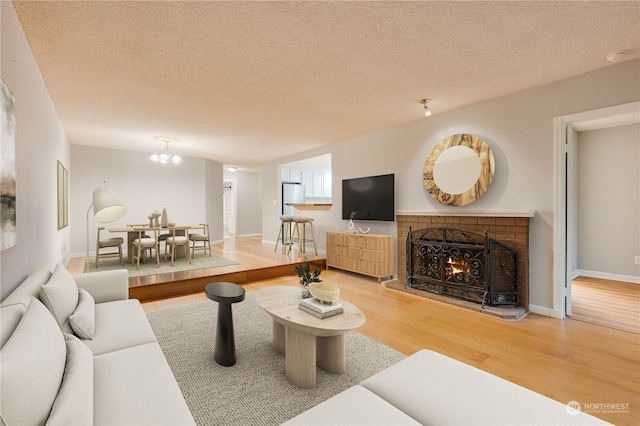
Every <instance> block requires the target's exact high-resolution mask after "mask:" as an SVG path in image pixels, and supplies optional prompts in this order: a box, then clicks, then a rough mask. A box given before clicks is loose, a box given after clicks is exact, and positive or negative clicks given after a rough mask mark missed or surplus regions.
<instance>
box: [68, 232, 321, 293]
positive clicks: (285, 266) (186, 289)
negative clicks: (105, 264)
mask: <svg viewBox="0 0 640 426" xmlns="http://www.w3.org/2000/svg"><path fill="white" fill-rule="evenodd" d="M211 252H212V253H214V254H217V255H219V256H222V257H224V258H226V259H229V260H233V261H235V262H237V263H238V264H237V265H229V266H221V267H217V268H205V269H192V270H188V271H181V272H172V273H168V274H157V275H147V276H141V277H133V278H129V297H130V298H132V299H138V300H140V301H141V302H145V301H150V300H158V299H165V298H169V297H175V296H182V295H186V294H192V293H198V292H203V291H204V288H205V286H206V285H207V284H210V283H212V282H216V281H227V282H233V283H236V284H240V285H242V284H245V283H250V282H254V281H261V280H267V279H272V278H278V277H283V276H291V275H293V276H295V275H296V272H295V269H294V268H295V266H296V265H299V264H301V263H305V262H309V264H310V265H311V267H312V268H318V269H325V268H326V258H325V257H324V255H321V256H314V255H313V253H311V254H309V253H306V254H305V253H299V252H298V251H297V250H294V251H292V252H291V253H289V254H288V255H285V254H283V253H281V250H276V252H275V253H274V251H273V245H271V244H265V243H263V242H262V241H261V238H260V237H239V238H228V239H227V238H225V239H224V241H223V242H220V243H218V244H215V243H214V244H212V245H211ZM199 255H200V256H202V254H199ZM84 263H85V258H84V257H82V258H73V259H72V260H71V261H70V262H69V265H67V269H68V270H69V271H70V272H71V273H82V272H83V271H84Z"/></svg>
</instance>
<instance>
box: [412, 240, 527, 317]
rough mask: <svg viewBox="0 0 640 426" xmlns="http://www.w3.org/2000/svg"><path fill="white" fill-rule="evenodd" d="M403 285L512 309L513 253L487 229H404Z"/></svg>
mask: <svg viewBox="0 0 640 426" xmlns="http://www.w3.org/2000/svg"><path fill="white" fill-rule="evenodd" d="M407 286H408V287H411V288H415V289H419V290H425V291H428V292H431V293H436V294H443V295H448V296H452V297H457V298H460V299H465V300H470V301H473V302H476V303H482V304H483V305H485V304H489V305H516V306H517V305H518V252H517V251H515V250H514V249H513V248H511V247H509V246H508V245H506V244H503V243H501V242H499V241H497V240H494V239H493V238H489V237H488V236H487V233H486V231H485V233H484V234H478V233H476V232H469V231H464V230H461V229H453V228H428V229H420V230H417V231H412V230H411V228H409V233H408V234H407Z"/></svg>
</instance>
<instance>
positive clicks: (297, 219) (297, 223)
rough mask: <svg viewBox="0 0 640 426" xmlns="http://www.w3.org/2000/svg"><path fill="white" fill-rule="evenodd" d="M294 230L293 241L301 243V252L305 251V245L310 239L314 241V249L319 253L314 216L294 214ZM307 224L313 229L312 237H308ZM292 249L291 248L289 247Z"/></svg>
mask: <svg viewBox="0 0 640 426" xmlns="http://www.w3.org/2000/svg"><path fill="white" fill-rule="evenodd" d="M293 222H294V225H293V231H292V233H291V241H292V243H293V241H296V235H297V241H298V244H299V245H300V253H305V246H306V245H307V242H308V241H313V250H314V251H315V253H316V256H317V255H318V247H317V245H316V236H315V231H314V229H313V218H312V217H301V216H293ZM307 225H309V228H310V231H311V239H307V231H306V230H307ZM289 250H291V249H289Z"/></svg>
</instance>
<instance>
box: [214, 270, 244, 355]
mask: <svg viewBox="0 0 640 426" xmlns="http://www.w3.org/2000/svg"><path fill="white" fill-rule="evenodd" d="M204 291H205V293H206V294H207V297H208V298H209V299H211V300H214V301H216V302H218V324H217V328H216V348H215V353H214V356H213V359H215V360H216V362H217V363H218V364H220V365H222V366H225V367H230V366H232V365H235V363H236V341H235V337H234V334H233V315H232V312H231V304H232V303H237V302H241V301H243V300H244V295H245V291H244V288H243V287H242V286H239V285H238V284H234V283H225V282H218V283H211V284H207V286H206V287H205V288H204Z"/></svg>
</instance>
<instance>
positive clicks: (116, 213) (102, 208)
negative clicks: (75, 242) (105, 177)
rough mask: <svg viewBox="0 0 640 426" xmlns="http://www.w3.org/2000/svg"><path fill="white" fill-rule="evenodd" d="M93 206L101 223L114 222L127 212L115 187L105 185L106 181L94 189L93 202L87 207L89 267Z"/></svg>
mask: <svg viewBox="0 0 640 426" xmlns="http://www.w3.org/2000/svg"><path fill="white" fill-rule="evenodd" d="M105 183H106V182H105ZM91 208H93V218H94V220H95V221H96V222H100V223H107V222H113V221H114V220H118V219H120V218H121V217H122V216H124V215H125V213H127V208H126V207H125V205H124V204H122V203H121V202H120V200H119V199H118V197H117V196H116V193H115V192H113V189H111V188H110V187H108V186H104V183H103V184H102V186H100V187H99V188H98V189H96V190H95V191H93V202H92V203H91V205H90V206H89V208H88V209H87V267H88V265H89V212H91Z"/></svg>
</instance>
